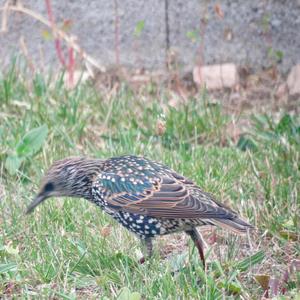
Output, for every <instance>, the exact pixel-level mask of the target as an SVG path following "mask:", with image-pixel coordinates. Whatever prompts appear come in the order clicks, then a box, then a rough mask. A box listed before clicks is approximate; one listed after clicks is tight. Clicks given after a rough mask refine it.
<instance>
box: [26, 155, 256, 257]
mask: <svg viewBox="0 0 300 300" xmlns="http://www.w3.org/2000/svg"><path fill="white" fill-rule="evenodd" d="M52 196H72V197H84V198H86V199H87V200H89V201H91V202H93V203H95V204H96V205H97V206H100V207H101V208H102V209H103V210H104V211H105V212H106V213H107V214H109V215H110V216H112V217H113V218H114V219H115V220H117V221H118V222H119V223H120V224H122V225H123V226H124V227H126V228H127V229H128V230H130V231H131V232H133V233H135V234H136V235H137V236H138V237H139V238H140V239H142V240H144V241H145V243H146V244H147V248H148V252H149V255H151V251H152V244H151V239H152V238H153V237H155V236H157V235H164V234H169V233H173V232H176V231H185V232H186V233H187V234H189V235H190V236H191V238H192V239H193V241H194V242H195V244H196V246H197V248H198V250H199V254H200V256H201V259H202V260H203V262H204V255H203V249H202V248H203V242H202V240H201V237H200V235H199V233H198V232H197V230H196V227H197V226H202V225H220V226H222V227H228V228H230V229H232V230H234V231H236V232H241V233H243V232H245V231H246V230H247V229H248V228H251V225H249V224H248V223H246V222H245V221H243V220H242V219H240V218H239V217H238V215H237V214H236V213H235V212H234V211H232V210H231V209H229V208H228V207H225V206H224V205H222V204H221V203H219V202H218V201H217V200H216V199H215V198H214V197H213V196H212V195H210V194H208V193H206V192H204V191H202V189H201V188H200V187H198V186H197V185H196V184H195V183H194V182H193V181H191V180H189V179H187V178H185V177H183V176H181V175H179V174H178V173H176V172H175V171H173V170H171V169H170V168H169V167H167V166H165V165H163V164H160V163H157V162H154V161H151V160H148V159H146V158H143V157H137V156H121V157H114V158H110V159H107V160H98V159H86V158H67V159H65V160H61V161H58V162H56V163H54V164H53V166H52V167H51V168H50V169H49V171H48V172H47V173H46V175H45V177H44V180H43V182H42V188H41V191H40V193H39V194H38V196H37V198H36V199H35V200H34V201H33V203H32V204H31V205H30V206H29V208H28V212H30V211H32V210H33V209H34V208H35V206H37V205H38V204H39V203H40V202H42V201H43V200H44V199H46V198H49V197H52Z"/></svg>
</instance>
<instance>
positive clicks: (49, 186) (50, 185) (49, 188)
mask: <svg viewBox="0 0 300 300" xmlns="http://www.w3.org/2000/svg"><path fill="white" fill-rule="evenodd" d="M53 190H54V184H53V183H52V182H48V183H47V184H46V185H45V188H44V191H45V192H47V193H49V192H52V191H53Z"/></svg>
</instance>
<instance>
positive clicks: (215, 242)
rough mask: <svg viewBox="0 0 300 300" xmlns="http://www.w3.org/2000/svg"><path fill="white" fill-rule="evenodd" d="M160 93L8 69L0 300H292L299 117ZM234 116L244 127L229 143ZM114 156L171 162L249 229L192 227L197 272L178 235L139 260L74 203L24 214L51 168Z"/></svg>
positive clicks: (297, 264)
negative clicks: (69, 85) (201, 249)
mask: <svg viewBox="0 0 300 300" xmlns="http://www.w3.org/2000/svg"><path fill="white" fill-rule="evenodd" d="M54 78H55V79H54ZM169 97H171V93H170V91H168V90H167V89H165V88H162V87H157V86H156V85H155V84H151V83H149V84H148V85H146V86H145V87H144V88H143V89H141V90H139V91H136V90H132V89H131V88H130V87H129V86H128V85H126V83H121V84H120V85H119V88H118V89H117V90H113V91H111V92H109V91H106V90H99V89H98V90H97V89H95V88H94V87H93V85H92V84H90V83H79V84H78V85H77V86H76V87H75V88H74V89H72V90H68V89H66V88H65V87H64V83H63V74H61V76H54V75H51V74H49V75H42V74H38V73H36V74H32V73H30V71H29V70H28V69H26V67H24V65H22V63H21V62H19V61H18V62H15V63H12V65H11V67H10V68H9V69H7V70H6V71H5V72H4V73H2V74H0V105H1V110H0V174H1V177H0V208H1V216H0V298H1V295H2V297H3V298H14V299H49V298H50V299H120V300H121V299H130V300H134V299H224V298H226V299H259V298H261V297H262V296H263V294H264V293H265V295H266V290H267V288H266V286H265V285H267V286H268V285H269V286H270V288H269V291H268V292H269V296H270V297H271V296H275V295H278V297H281V298H280V299H291V298H292V297H294V298H295V299H299V297H300V294H299V292H298V294H297V291H299V290H300V275H299V269H300V261H299V256H300V243H299V226H300V223H299V215H300V184H299V182H300V167H299V161H300V117H299V115H295V114H293V113H292V112H286V111H284V110H282V111H280V112H276V113H275V112H274V113H271V110H270V113H268V114H261V113H260V114H258V113H255V112H251V113H249V112H241V113H239V114H238V115H237V114H235V115H232V114H229V113H228V112H226V111H224V109H223V108H222V107H221V105H219V104H215V102H212V100H214V99H211V98H210V97H209V95H208V94H207V93H206V92H205V91H201V92H199V93H198V94H197V95H196V96H195V97H193V98H191V99H189V100H188V101H187V102H186V103H182V104H178V105H176V107H173V106H169V105H168V99H169ZM241 120H246V121H247V123H248V124H249V125H248V126H247V128H246V129H244V134H243V135H240V136H239V137H238V138H236V137H235V136H233V134H232V132H231V130H230V128H232V126H233V125H234V126H239V125H238V124H239V122H240V121H241ZM122 154H136V155H143V156H146V157H148V158H151V159H154V160H158V161H161V162H163V163H165V164H167V165H169V166H171V167H172V168H173V169H175V170H176V171H178V172H179V173H182V174H184V175H185V176H187V177H189V178H191V179H193V180H194V181H195V182H197V183H198V185H200V186H201V187H202V188H203V189H204V190H206V191H208V192H211V193H213V194H214V195H215V196H216V197H217V198H218V199H220V200H221V201H223V202H225V203H226V204H228V205H230V206H231V207H232V208H234V209H235V210H237V211H238V212H239V213H240V214H241V215H242V216H243V217H244V218H245V219H247V220H249V222H250V223H251V224H253V225H254V226H256V228H257V230H255V231H254V232H251V233H249V235H248V236H245V237H237V236H235V235H234V234H231V233H228V232H226V231H224V230H221V229H218V230H217V231H215V230H213V229H211V228H204V232H203V234H204V236H205V237H206V241H207V244H208V245H207V249H206V251H205V252H206V256H207V261H208V266H207V268H206V270H203V267H202V264H201V261H200V260H199V257H198V254H197V251H196V249H195V248H194V246H193V244H192V242H191V241H190V240H189V239H187V238H186V237H185V236H184V234H175V235H169V236H165V237H163V238H158V239H157V240H156V242H155V255H154V258H152V259H150V260H148V261H146V263H145V264H143V265H141V264H139V263H138V260H139V258H140V256H141V250H140V249H141V248H140V243H139V241H138V240H137V239H136V238H135V237H134V236H133V235H132V234H131V233H129V232H128V231H126V230H125V229H123V228H122V227H121V226H120V225H118V224H117V223H116V222H115V221H113V220H112V219H111V218H110V217H109V216H107V215H105V214H104V213H102V212H101V210H100V209H99V208H97V207H96V206H94V205H92V204H91V203H88V202H87V201H85V200H83V199H55V198H51V199H49V200H47V201H46V202H45V203H43V204H42V205H41V206H40V207H39V208H38V209H36V211H34V213H33V214H31V215H25V214H24V212H25V209H26V206H27V205H28V204H29V203H30V202H31V200H32V199H33V197H34V195H35V193H36V192H37V190H38V186H39V182H40V179H41V177H42V174H43V172H44V171H45V170H46V169H47V167H49V166H50V164H51V163H52V162H53V161H55V160H57V159H61V158H63V157H66V156H70V155H72V156H76V155H86V156H92V157H99V158H100V157H101V158H108V157H111V156H116V155H122ZM297 297H298V298H297Z"/></svg>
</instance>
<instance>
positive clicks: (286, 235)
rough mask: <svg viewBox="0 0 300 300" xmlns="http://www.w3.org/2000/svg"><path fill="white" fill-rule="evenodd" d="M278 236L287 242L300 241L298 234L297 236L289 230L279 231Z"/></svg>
mask: <svg viewBox="0 0 300 300" xmlns="http://www.w3.org/2000/svg"><path fill="white" fill-rule="evenodd" d="M279 234H280V236H282V237H283V238H284V239H286V240H288V241H294V242H296V241H299V240H300V236H299V234H297V233H296V232H293V231H289V230H281V231H279Z"/></svg>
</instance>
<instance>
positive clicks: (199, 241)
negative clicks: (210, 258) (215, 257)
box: [185, 228, 205, 268]
mask: <svg viewBox="0 0 300 300" xmlns="http://www.w3.org/2000/svg"><path fill="white" fill-rule="evenodd" d="M185 232H186V234H188V235H189V236H190V237H191V238H192V240H193V242H194V243H195V246H196V247H197V249H198V252H199V255H200V258H201V260H202V263H203V267H204V268H205V258H204V252H203V248H204V244H205V243H204V241H203V238H202V236H201V234H200V233H199V232H198V231H197V229H196V228H192V229H191V230H186V231H185Z"/></svg>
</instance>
